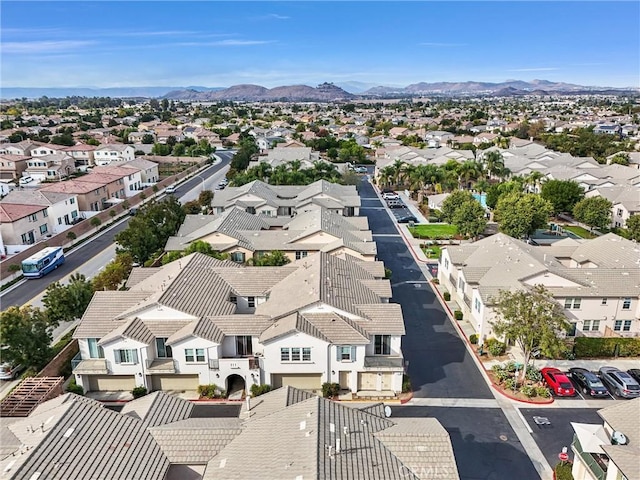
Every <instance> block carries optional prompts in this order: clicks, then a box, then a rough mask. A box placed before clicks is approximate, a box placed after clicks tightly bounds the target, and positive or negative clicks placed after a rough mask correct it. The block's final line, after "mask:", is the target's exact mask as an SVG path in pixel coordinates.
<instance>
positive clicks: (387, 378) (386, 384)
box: [382, 373, 393, 390]
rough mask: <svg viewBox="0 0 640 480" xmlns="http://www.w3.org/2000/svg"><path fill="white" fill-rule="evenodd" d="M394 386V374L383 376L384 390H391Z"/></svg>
mask: <svg viewBox="0 0 640 480" xmlns="http://www.w3.org/2000/svg"><path fill="white" fill-rule="evenodd" d="M392 384H393V373H383V374H382V390H391V385H392Z"/></svg>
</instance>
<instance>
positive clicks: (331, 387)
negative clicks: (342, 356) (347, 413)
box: [322, 382, 340, 398]
mask: <svg viewBox="0 0 640 480" xmlns="http://www.w3.org/2000/svg"><path fill="white" fill-rule="evenodd" d="M339 392H340V384H339V383H329V382H325V383H323V384H322V396H323V397H324V398H331V397H335V396H337V395H338V393H339Z"/></svg>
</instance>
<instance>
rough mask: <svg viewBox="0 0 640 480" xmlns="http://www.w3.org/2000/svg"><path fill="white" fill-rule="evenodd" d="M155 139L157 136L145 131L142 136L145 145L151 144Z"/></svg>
mask: <svg viewBox="0 0 640 480" xmlns="http://www.w3.org/2000/svg"><path fill="white" fill-rule="evenodd" d="M154 141H155V138H153V135H152V134H150V133H145V134H144V135H143V136H142V143H144V144H145V145H151V144H152V143H153V142H154Z"/></svg>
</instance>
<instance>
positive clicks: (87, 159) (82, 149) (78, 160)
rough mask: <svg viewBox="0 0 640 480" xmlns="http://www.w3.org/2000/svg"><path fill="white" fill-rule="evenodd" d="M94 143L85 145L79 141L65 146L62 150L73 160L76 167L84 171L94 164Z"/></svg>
mask: <svg viewBox="0 0 640 480" xmlns="http://www.w3.org/2000/svg"><path fill="white" fill-rule="evenodd" d="M96 148H97V147H96V146H95V145H85V144H83V143H79V144H77V145H74V146H72V147H65V148H64V152H65V153H66V154H67V155H69V156H70V157H71V158H73V160H74V161H75V164H76V168H77V169H79V170H82V171H86V169H87V168H88V167H92V166H93V165H95V160H94V156H93V152H94V151H95V150H96Z"/></svg>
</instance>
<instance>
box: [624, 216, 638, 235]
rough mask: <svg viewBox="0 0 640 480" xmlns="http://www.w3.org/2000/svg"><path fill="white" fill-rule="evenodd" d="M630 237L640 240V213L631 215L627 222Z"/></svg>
mask: <svg viewBox="0 0 640 480" xmlns="http://www.w3.org/2000/svg"><path fill="white" fill-rule="evenodd" d="M626 226H627V230H628V231H629V238H631V239H632V240H635V241H637V242H640V214H637V213H636V214H635V215H631V216H630V217H629V218H628V219H627V222H626Z"/></svg>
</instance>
